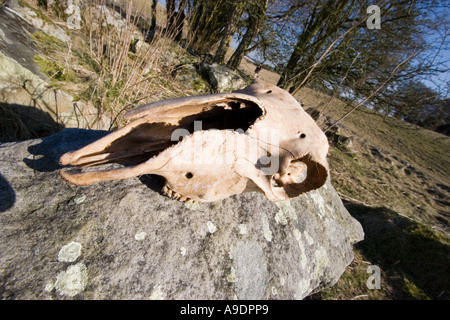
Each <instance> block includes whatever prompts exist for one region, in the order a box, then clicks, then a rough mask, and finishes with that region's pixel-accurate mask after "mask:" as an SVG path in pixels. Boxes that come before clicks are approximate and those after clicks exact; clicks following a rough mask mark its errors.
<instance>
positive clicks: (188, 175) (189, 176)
mask: <svg viewBox="0 0 450 320" xmlns="http://www.w3.org/2000/svg"><path fill="white" fill-rule="evenodd" d="M193 176H194V175H193V174H192V172H188V173H186V175H185V177H186V178H188V179H191V178H192V177H193Z"/></svg>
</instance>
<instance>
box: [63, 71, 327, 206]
mask: <svg viewBox="0 0 450 320" xmlns="http://www.w3.org/2000/svg"><path fill="white" fill-rule="evenodd" d="M125 118H126V119H127V120H129V121H130V122H129V124H128V125H126V126H125V127H123V128H121V129H119V130H117V131H114V132H112V133H110V134H109V135H107V136H105V137H103V138H101V139H99V140H97V141H95V142H93V143H91V144H89V145H87V146H85V147H84V148H81V149H79V150H77V151H73V152H68V153H66V154H64V155H63V156H62V157H61V159H60V162H61V164H63V165H72V166H76V168H75V169H72V170H61V175H62V177H63V178H64V179H66V180H67V181H69V182H70V183H73V184H76V185H88V184H92V183H96V182H100V181H106V180H118V179H126V178H131V177H136V176H139V175H144V174H156V175H160V176H163V177H164V178H165V179H166V184H165V186H164V188H163V191H164V192H165V193H166V194H167V195H169V196H171V197H172V198H176V199H180V200H184V201H205V202H208V201H216V200H220V199H224V198H226V197H229V196H232V195H235V194H239V193H242V192H245V191H261V192H263V193H264V194H265V195H266V197H267V198H268V199H269V200H271V201H274V202H276V201H285V200H289V199H291V198H294V197H297V196H299V195H300V194H302V193H305V192H308V191H311V190H314V189H317V188H319V187H321V186H322V185H323V184H324V183H325V182H326V180H327V177H328V164H327V160H326V157H327V153H328V140H327V138H326V136H325V134H324V133H323V132H322V131H321V130H320V128H319V127H318V126H317V125H316V123H315V122H314V120H313V119H312V118H311V117H310V116H309V115H308V114H307V113H306V112H305V111H304V110H303V108H302V107H301V105H300V104H299V103H298V102H297V100H295V98H294V97H292V95H290V94H289V93H288V92H287V91H285V90H282V89H280V88H278V87H276V86H274V85H271V84H268V83H266V82H264V81H262V80H260V79H255V80H254V81H253V83H252V84H251V85H249V86H248V87H246V88H245V89H242V90H238V91H234V92H231V93H221V94H210V95H203V96H193V97H184V98H177V99H168V100H163V101H159V102H155V103H151V104H148V105H144V106H142V107H140V108H137V109H134V110H131V111H129V112H128V113H127V114H126V115H125ZM110 162H122V163H124V164H126V166H125V167H123V168H120V169H112V170H111V169H110V170H97V171H89V170H87V167H90V166H96V165H101V164H105V163H110ZM305 170H306V177H304V176H305ZM302 178H303V180H302Z"/></svg>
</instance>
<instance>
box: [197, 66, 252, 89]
mask: <svg viewBox="0 0 450 320" xmlns="http://www.w3.org/2000/svg"><path fill="white" fill-rule="evenodd" d="M200 73H201V75H202V77H203V78H204V79H206V80H207V81H208V82H209V85H210V86H211V89H212V90H213V91H214V92H219V93H220V92H231V91H235V90H239V89H243V88H245V87H246V86H247V85H248V84H249V83H248V82H247V81H246V79H244V78H243V77H242V76H240V75H239V74H238V73H236V72H234V71H233V70H231V69H230V68H227V67H225V66H222V65H220V64H218V63H215V62H214V63H212V64H209V63H206V62H202V63H201V64H200Z"/></svg>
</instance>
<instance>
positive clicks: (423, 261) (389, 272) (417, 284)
mask: <svg viewBox="0 0 450 320" xmlns="http://www.w3.org/2000/svg"><path fill="white" fill-rule="evenodd" d="M344 205H345V207H346V208H347V210H348V211H349V212H350V214H351V215H352V216H353V217H354V218H355V219H357V220H358V221H359V222H360V223H361V225H362V226H363V229H364V233H365V239H364V241H362V242H359V243H357V244H356V245H355V248H357V249H358V250H360V251H361V253H362V254H363V255H364V256H365V258H366V259H367V260H369V261H370V262H371V263H372V264H375V265H378V266H379V267H380V268H381V270H382V272H385V274H384V276H385V279H386V281H387V282H389V284H390V285H391V286H392V288H393V290H394V295H395V297H396V298H398V299H426V298H431V299H449V298H450V294H449V293H450V277H449V274H450V273H449V266H450V244H449V242H448V239H447V238H446V237H445V236H443V235H441V234H439V233H438V232H436V231H434V230H433V229H431V228H430V227H428V226H426V225H424V224H421V223H418V222H416V221H414V220H411V219H409V218H406V217H403V216H400V215H399V214H397V213H396V212H394V211H392V210H390V209H387V208H372V207H366V206H363V205H359V204H355V203H351V202H344Z"/></svg>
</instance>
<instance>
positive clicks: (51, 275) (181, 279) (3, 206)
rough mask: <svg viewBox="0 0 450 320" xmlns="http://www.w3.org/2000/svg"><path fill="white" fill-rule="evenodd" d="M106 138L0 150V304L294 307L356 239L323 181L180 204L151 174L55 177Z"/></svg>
mask: <svg viewBox="0 0 450 320" xmlns="http://www.w3.org/2000/svg"><path fill="white" fill-rule="evenodd" d="M105 134H106V132H105V131H89V130H81V129H64V130H63V131H61V132H60V133H58V134H55V135H53V136H50V137H46V138H43V139H36V140H28V141H24V142H20V143H5V144H1V145H0V187H1V188H0V297H1V298H2V299H236V298H237V299H302V298H304V297H306V296H308V295H310V294H312V293H314V292H317V291H319V290H321V289H323V288H325V287H328V286H331V285H333V284H334V283H335V282H336V281H337V280H338V279H339V277H340V276H341V274H342V273H343V272H344V270H345V268H346V267H347V266H348V265H349V264H350V262H351V261H352V259H353V251H352V244H354V243H355V242H357V241H360V240H362V239H363V231H362V228H361V225H360V224H359V223H358V222H357V221H356V220H354V219H353V218H352V217H351V216H350V215H349V213H348V212H347V210H346V209H345V208H344V206H343V204H342V202H341V200H340V198H339V196H338V195H337V193H336V191H335V190H334V189H333V187H332V185H331V183H330V182H328V183H327V184H326V185H325V186H324V187H322V188H321V189H319V190H316V191H313V192H310V193H308V194H306V195H303V196H301V197H299V198H297V199H294V200H291V201H289V202H284V203H278V204H275V203H272V202H270V201H268V200H267V199H266V198H265V197H264V195H262V194H260V193H256V192H251V193H244V194H241V195H238V196H233V197H230V198H227V199H225V200H223V201H219V202H213V203H203V204H185V203H183V202H179V201H176V200H171V199H169V198H167V197H165V196H163V195H162V194H161V193H160V189H161V187H162V181H161V179H158V177H156V176H142V177H140V178H133V179H127V180H122V181H114V182H104V183H98V184H95V185H91V186H86V187H79V186H74V185H70V184H68V183H67V182H65V181H64V180H63V179H61V178H60V176H59V173H58V171H59V169H60V167H59V164H58V159H59V157H60V156H61V155H62V154H63V153H65V152H67V151H69V150H73V149H77V148H80V147H81V146H84V145H86V144H88V143H89V142H91V141H93V140H96V139H98V138H100V137H101V136H103V135H105Z"/></svg>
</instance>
